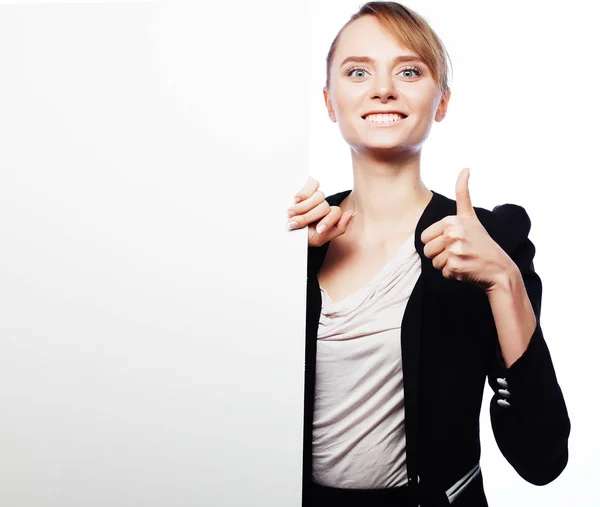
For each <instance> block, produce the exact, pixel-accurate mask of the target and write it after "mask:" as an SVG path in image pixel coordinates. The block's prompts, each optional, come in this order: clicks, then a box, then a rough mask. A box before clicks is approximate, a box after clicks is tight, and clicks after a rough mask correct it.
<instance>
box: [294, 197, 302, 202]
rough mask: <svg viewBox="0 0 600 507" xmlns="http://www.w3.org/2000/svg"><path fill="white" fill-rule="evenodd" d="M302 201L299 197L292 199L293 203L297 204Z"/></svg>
mask: <svg viewBox="0 0 600 507" xmlns="http://www.w3.org/2000/svg"><path fill="white" fill-rule="evenodd" d="M301 200H302V198H300V197H294V202H295V203H299V202H300V201H301Z"/></svg>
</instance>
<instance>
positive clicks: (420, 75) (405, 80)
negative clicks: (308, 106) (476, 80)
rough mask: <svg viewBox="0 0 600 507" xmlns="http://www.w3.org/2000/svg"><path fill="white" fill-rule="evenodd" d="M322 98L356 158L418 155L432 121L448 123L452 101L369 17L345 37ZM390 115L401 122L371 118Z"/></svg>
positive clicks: (348, 29)
mask: <svg viewBox="0 0 600 507" xmlns="http://www.w3.org/2000/svg"><path fill="white" fill-rule="evenodd" d="M350 57H368V58H370V59H371V60H370V61H357V60H356V59H355V58H353V59H350ZM399 57H401V58H399ZM397 58H398V59H397ZM323 93H324V97H325V103H326V105H327V109H328V112H329V117H330V118H331V120H332V121H334V122H338V124H339V127H340V131H341V133H342V137H343V138H344V139H345V140H346V142H347V143H348V144H349V145H350V146H351V147H352V148H353V149H354V150H355V151H357V152H362V151H365V150H371V151H373V150H375V151H388V152H390V153H396V152H397V153H400V152H417V151H419V150H420V148H421V146H422V144H423V142H424V141H425V139H426V138H427V136H428V135H429V131H430V130H431V126H432V122H433V120H435V121H438V122H439V121H441V120H442V119H443V118H444V116H445V113H446V108H447V105H448V101H449V99H450V94H449V92H448V93H447V94H446V96H444V97H442V94H441V92H440V91H439V88H438V85H437V83H436V82H435V81H434V79H433V77H432V75H431V71H430V70H429V69H428V68H427V67H426V66H425V64H424V63H422V62H421V61H420V60H419V58H418V56H417V55H416V54H415V53H413V52H412V51H410V50H408V49H407V48H405V47H403V46H401V45H399V44H398V42H396V40H395V39H394V38H393V37H392V36H391V35H390V34H389V33H388V32H387V31H385V30H384V28H383V27H382V26H381V25H380V24H379V22H378V21H377V19H376V18H375V17H373V16H370V15H367V16H363V17H361V18H359V19H357V20H355V21H353V22H352V23H351V24H350V25H348V26H347V27H346V29H345V30H344V32H343V33H342V35H341V36H340V39H339V45H338V47H337V49H336V51H335V54H334V58H333V61H332V64H331V70H330V89H329V93H328V92H327V90H324V91H323ZM386 111H390V112H394V111H395V112H398V113H401V116H396V117H389V116H379V117H378V116H371V118H370V119H369V116H366V115H368V114H369V113H373V112H386ZM371 120H374V121H371ZM388 120H392V121H388Z"/></svg>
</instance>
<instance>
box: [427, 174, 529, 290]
mask: <svg viewBox="0 0 600 507" xmlns="http://www.w3.org/2000/svg"><path fill="white" fill-rule="evenodd" d="M469 176H470V170H469V169H463V170H462V171H461V172H460V174H459V175H458V180H457V181H456V215H449V216H447V217H444V218H443V219H442V220H439V221H438V222H436V223H434V224H432V225H430V226H429V227H428V228H427V229H425V230H424V231H423V234H421V241H422V242H423V243H425V248H424V254H425V255H426V256H427V257H428V258H431V259H433V266H434V267H435V268H437V269H440V270H441V271H442V275H443V276H444V278H455V279H456V280H459V281H462V282H468V283H472V284H474V285H476V286H478V287H480V288H482V289H483V290H485V291H486V293H489V292H491V291H492V290H494V289H495V288H496V287H497V286H499V285H500V284H501V283H502V280H503V277H505V276H506V274H507V273H508V272H510V271H509V270H511V269H513V268H514V267H516V265H515V263H514V262H513V260H512V259H511V258H510V256H509V255H508V254H507V253H506V252H505V251H504V250H503V249H502V247H501V246H500V245H498V243H496V242H495V241H494V240H493V239H492V238H491V236H490V235H489V234H488V232H487V231H486V230H485V227H483V225H482V224H481V222H480V221H479V219H478V218H477V214H476V213H475V210H474V209H473V205H472V204H471V196H470V194H469ZM517 269H518V268H517Z"/></svg>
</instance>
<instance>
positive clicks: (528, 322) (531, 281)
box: [290, 2, 570, 507]
mask: <svg viewBox="0 0 600 507" xmlns="http://www.w3.org/2000/svg"><path fill="white" fill-rule="evenodd" d="M447 75H448V73H447V66H446V52H445V49H444V47H443V45H442V43H441V41H440V40H439V38H438V37H437V35H436V34H435V32H434V31H433V30H432V29H431V28H430V27H429V25H428V24H427V23H426V21H425V20H424V19H423V18H422V17H420V16H419V15H418V14H416V13H415V12H413V11H412V10H410V9H408V8H406V7H404V6H402V5H399V4H397V3H394V2H370V3H367V4H365V5H364V6H363V7H362V8H361V9H360V11H359V12H358V13H357V14H355V15H354V16H353V17H352V18H351V19H350V21H349V22H348V23H347V24H346V25H345V26H344V27H343V28H342V29H341V30H340V32H339V33H338V36H337V37H336V39H335V40H334V41H333V43H332V46H331V49H330V52H329V55H328V57H327V83H326V86H325V88H324V98H325V103H326V105H327V110H328V113H329V117H330V118H331V120H332V121H334V122H337V123H338V125H339V128H340V131H341V133H342V136H343V137H344V139H345V140H346V142H347V143H348V144H349V145H350V147H351V154H352V167H353V174H354V188H353V190H352V191H349V190H348V191H344V192H340V193H337V194H334V195H332V196H329V197H327V198H326V199H325V198H324V195H323V193H322V192H319V191H317V189H318V185H319V184H318V182H316V181H315V180H312V179H309V181H308V182H307V184H306V186H305V188H304V189H303V190H302V191H301V192H299V194H298V196H297V197H298V199H299V201H300V202H298V203H297V204H295V205H293V206H292V207H291V208H290V212H291V215H293V216H292V217H291V218H290V223H291V222H296V227H297V228H302V227H305V226H307V225H308V226H309V249H308V250H309V252H308V290H307V314H306V378H305V420H304V463H303V505H304V506H309V505H310V506H321V505H322V506H325V505H327V506H328V507H333V506H337V505H343V506H345V507H348V506H352V505H359V504H360V505H362V506H370V507H383V506H388V505H389V506H392V505H394V506H396V507H408V506H417V505H421V506H431V507H435V506H442V505H450V504H453V505H454V506H456V507H461V506H463V507H467V506H473V507H474V506H486V505H487V501H486V497H485V493H484V489H483V479H482V471H481V468H480V466H479V456H480V441H479V415H480V410H481V402H482V395H483V389H484V385H485V381H486V379H487V381H488V382H489V385H490V386H491V387H492V389H493V390H494V397H493V399H492V401H491V405H490V416H491V422H492V428H493V431H494V435H495V438H496V441H497V443H498V446H499V448H500V450H501V451H502V453H503V455H504V456H505V457H506V459H507V460H508V461H509V462H510V463H511V465H512V466H513V467H514V468H515V470H516V471H517V472H518V473H519V474H520V475H521V476H522V477H523V478H524V479H525V480H527V481H529V482H530V483H532V484H537V485H542V484H547V483H549V482H551V481H552V480H554V479H555V478H556V477H558V475H559V474H560V473H561V472H562V470H563V469H564V467H565V466H566V463H567V459H568V446H567V444H568V437H569V433H570V420H569V417H568V413H567V409H566V406H565V402H564V398H563V396H562V392H561V389H560V387H559V385H558V382H557V379H556V375H555V372H554V368H553V365H552V360H551V358H550V354H549V351H548V348H547V345H546V343H545V340H544V338H543V334H542V330H541V328H540V325H539V318H540V305H541V290H542V287H541V280H540V278H539V276H538V275H537V274H536V273H535V271H534V269H533V256H534V253H535V248H534V245H533V243H532V242H531V241H530V240H529V238H528V234H529V229H530V225H531V224H530V221H529V217H528V215H527V213H526V211H525V210H524V208H522V207H521V206H517V205H514V204H504V205H501V206H496V207H495V208H494V209H493V210H492V211H489V210H487V209H484V208H474V207H473V206H472V204H471V200H470V195H469V190H468V171H462V172H461V173H460V175H459V177H458V181H457V185H456V200H453V199H450V198H448V197H445V196H443V195H441V194H439V193H437V192H435V191H431V190H429V189H428V188H427V187H426V186H425V185H424V184H423V182H422V181H421V178H420V156H421V147H422V145H423V143H424V141H425V139H426V138H427V136H428V134H429V131H430V128H431V126H432V122H433V120H435V121H438V122H439V121H441V120H442V119H443V118H444V116H445V114H446V110H447V107H448V102H449V99H450V89H449V87H448V83H447ZM354 212H355V213H356V218H354V219H353V221H352V222H351V223H350V220H351V217H352V214H353V213H354ZM320 225H325V226H326V228H325V230H324V232H321V231H320V229H319V228H318V227H317V228H315V226H320ZM292 228H293V227H292Z"/></svg>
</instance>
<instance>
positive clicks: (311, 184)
mask: <svg viewBox="0 0 600 507" xmlns="http://www.w3.org/2000/svg"><path fill="white" fill-rule="evenodd" d="M319 185H320V183H319V182H318V181H317V180H315V179H314V178H311V177H310V176H309V177H308V179H307V180H306V183H305V184H304V186H303V187H302V189H301V190H300V191H299V192H298V193H297V194H296V195H295V196H294V198H298V199H300V201H298V202H301V201H303V200H304V199H307V198H308V197H310V196H311V195H313V194H314V193H315V192H316V191H317V190H318V188H319Z"/></svg>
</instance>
